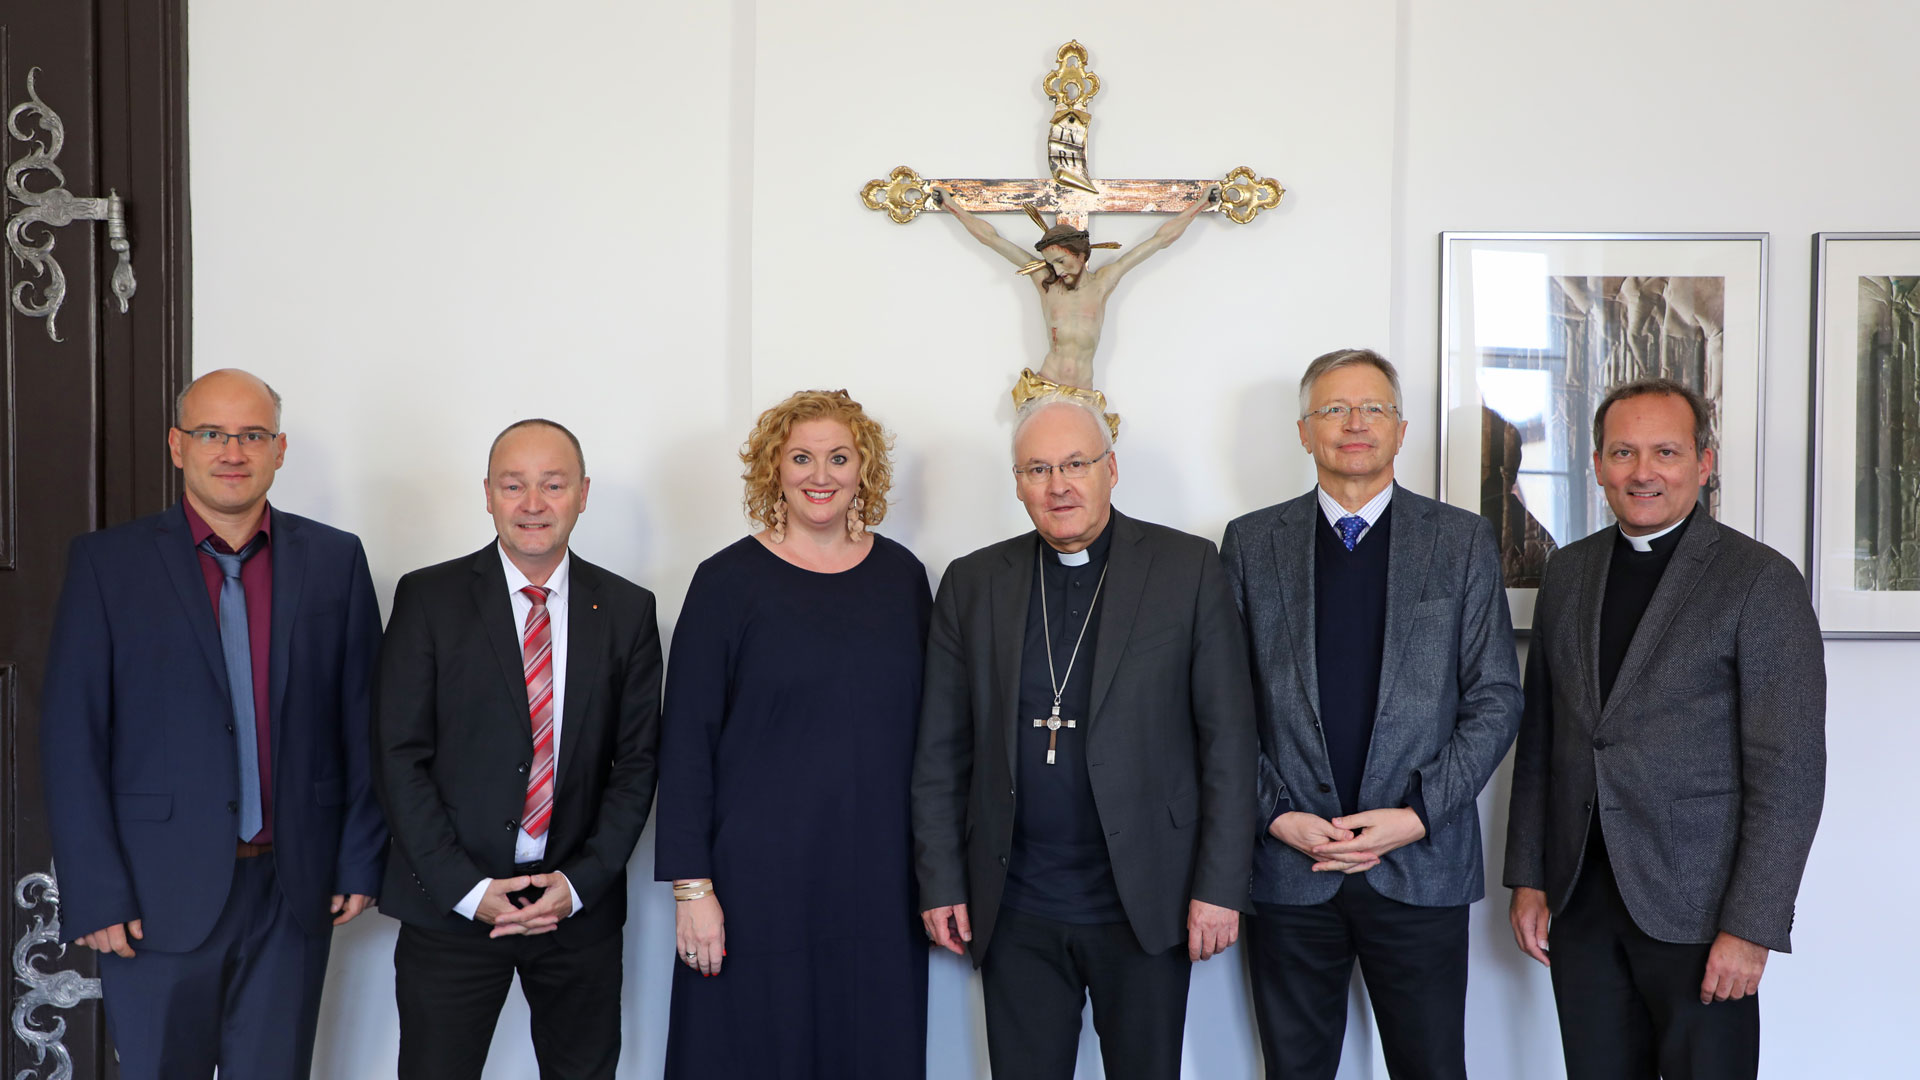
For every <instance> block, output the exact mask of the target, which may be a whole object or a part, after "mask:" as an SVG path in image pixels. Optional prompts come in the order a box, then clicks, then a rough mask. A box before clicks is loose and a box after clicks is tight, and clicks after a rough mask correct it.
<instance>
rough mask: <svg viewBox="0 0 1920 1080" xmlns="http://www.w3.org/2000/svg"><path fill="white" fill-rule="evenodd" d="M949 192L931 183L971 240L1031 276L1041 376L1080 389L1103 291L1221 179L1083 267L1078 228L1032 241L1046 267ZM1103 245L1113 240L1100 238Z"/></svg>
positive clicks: (1084, 249) (1181, 223)
mask: <svg viewBox="0 0 1920 1080" xmlns="http://www.w3.org/2000/svg"><path fill="white" fill-rule="evenodd" d="M949 194H950V192H949V191H948V190H947V189H946V188H944V187H941V186H938V185H936V186H935V187H934V188H933V194H932V198H933V202H934V204H935V205H936V206H939V207H940V208H941V209H943V210H945V211H947V212H948V213H950V214H952V215H953V216H954V217H956V218H959V219H960V224H962V225H963V226H965V227H966V230H967V232H968V233H969V234H971V235H972V236H973V238H974V239H975V240H978V241H980V242H981V243H982V244H985V245H986V246H987V247H989V248H992V249H993V250H994V251H997V252H999V253H1000V254H1001V255H1002V256H1003V257H1005V258H1006V260H1007V261H1008V262H1011V263H1013V264H1014V265H1015V266H1017V267H1020V268H1021V271H1022V272H1023V273H1028V274H1029V276H1031V277H1032V278H1033V286H1034V288H1035V289H1036V290H1038V291H1039V294H1040V312H1041V315H1042V317H1043V318H1044V319H1045V320H1046V324H1047V357H1046V360H1045V361H1044V362H1043V363H1042V364H1041V365H1040V377H1041V378H1043V379H1047V380H1050V381H1052V382H1055V383H1059V384H1060V385H1062V386H1074V387H1080V388H1083V389H1089V390H1090V389H1092V388H1093V354H1094V350H1095V349H1097V348H1099V346H1100V328H1101V326H1102V325H1103V324H1104V323H1105V322H1106V318H1107V297H1109V296H1111V295H1113V289H1114V286H1116V285H1118V284H1119V283H1120V279H1121V278H1122V277H1124V276H1126V274H1127V272H1128V271H1130V270H1132V269H1133V268H1134V267H1136V266H1139V265H1140V264H1141V263H1142V262H1145V261H1146V260H1147V259H1148V258H1150V257H1151V256H1152V255H1154V254H1155V253H1156V252H1158V251H1160V250H1162V249H1163V248H1165V247H1166V246H1167V245H1169V244H1171V243H1173V242H1174V241H1175V240H1178V239H1180V237H1181V235H1182V234H1184V233H1185V232H1186V231H1187V226H1189V225H1191V224H1193V218H1194V215H1196V214H1198V213H1199V212H1200V211H1202V210H1204V209H1206V208H1207V207H1209V206H1212V205H1213V204H1215V203H1217V202H1219V201H1220V185H1218V184H1214V185H1212V186H1211V187H1209V188H1207V193H1206V196H1205V197H1204V198H1200V199H1196V200H1194V201H1193V203H1192V204H1191V205H1189V206H1188V207H1187V208H1186V209H1185V210H1182V211H1180V213H1179V214H1177V215H1175V216H1174V217H1173V219H1172V220H1171V221H1168V222H1167V223H1166V224H1164V225H1162V226H1160V227H1159V228H1158V229H1155V230H1154V232H1153V235H1151V236H1149V237H1147V238H1146V240H1144V241H1142V242H1141V243H1140V244H1139V245H1137V246H1136V247H1135V248H1134V249H1133V250H1132V251H1129V252H1126V253H1125V254H1123V255H1121V256H1119V257H1118V258H1116V259H1114V260H1113V261H1112V262H1110V263H1107V264H1106V265H1104V266H1101V267H1098V268H1097V269H1093V270H1089V269H1088V268H1087V257H1088V255H1090V254H1091V253H1092V249H1093V247H1094V245H1093V243H1092V242H1091V240H1090V238H1089V237H1088V236H1087V233H1086V231H1085V230H1083V229H1076V228H1073V227H1072V226H1069V225H1055V226H1053V227H1052V228H1050V229H1048V230H1047V231H1046V234H1045V235H1043V236H1041V238H1040V241H1039V242H1038V243H1036V244H1034V245H1033V246H1034V249H1035V250H1036V251H1038V252H1039V253H1040V261H1044V262H1045V264H1046V265H1045V267H1044V268H1041V267H1037V266H1036V265H1035V262H1036V260H1034V259H1032V258H1031V257H1030V256H1029V255H1028V254H1027V252H1026V251H1025V249H1023V248H1021V247H1020V245H1018V244H1015V243H1013V242H1012V241H1010V240H1008V239H1007V238H1005V237H1003V236H1001V235H1000V234H999V232H997V231H996V230H995V229H994V227H993V226H992V225H989V224H987V222H986V221H985V220H983V219H982V218H980V217H979V216H977V215H975V214H973V213H971V212H970V211H968V210H967V209H966V208H964V207H962V206H961V205H960V204H959V202H958V201H956V200H953V199H949V198H948V197H947V196H948V195H949ZM1100 246H1103V247H1113V246H1116V245H1112V244H1104V245H1100Z"/></svg>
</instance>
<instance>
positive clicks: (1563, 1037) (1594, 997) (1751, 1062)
mask: <svg viewBox="0 0 1920 1080" xmlns="http://www.w3.org/2000/svg"><path fill="white" fill-rule="evenodd" d="M1547 943H1548V946H1549V951H1550V955H1551V956H1552V958H1553V967H1552V968H1551V969H1550V970H1551V972H1552V976H1553V1001H1554V1006H1555V1008H1557V1009H1558V1010H1559V1013H1560V1043H1561V1046H1562V1047H1563V1048H1564V1050H1565V1052H1566V1056H1567V1078H1568V1080H1655V1078H1657V1077H1665V1078H1666V1080H1751V1078H1752V1077H1754V1076H1756V1075H1758V1073H1759V1071H1760V999H1759V998H1758V997H1757V996H1755V995H1748V996H1747V997H1745V998H1742V999H1741V1000H1739V1001H1718V1002H1714V1003H1713V1004H1711V1005H1702V1004H1701V1003H1700V982H1701V980H1702V979H1704V978H1705V977H1706V972H1707V953H1708V952H1709V951H1710V950H1711V949H1712V946H1711V944H1708V945H1676V944H1674V943H1672V942H1666V941H1655V940H1654V939H1653V938H1650V937H1648V936H1647V935H1646V934H1645V933H1644V932H1643V931H1642V930H1641V929H1640V927H1638V926H1637V925H1635V924H1634V921H1633V916H1632V914H1630V913H1629V912H1628V911H1627V905H1626V902H1625V901H1624V900H1622V899H1621V898H1620V887H1619V885H1618V884H1617V883H1616V882H1615V881H1614V877H1613V864H1612V863H1611V861H1609V860H1608V858H1607V849H1606V845H1605V844H1603V843H1601V842H1600V830H1599V829H1598V828H1597V827H1596V828H1595V829H1594V830H1593V834H1592V838H1591V839H1590V840H1589V841H1588V843H1587V855H1586V862H1585V865H1583V866H1582V867H1581V869H1580V880H1579V881H1578V882H1576V883H1575V884H1574V887H1573V895H1572V896H1571V897H1569V898H1568V900H1567V906H1566V909H1565V910H1564V911H1561V912H1560V913H1559V914H1558V915H1555V916H1554V917H1553V923H1552V924H1551V925H1550V926H1549V927H1548V931H1547Z"/></svg>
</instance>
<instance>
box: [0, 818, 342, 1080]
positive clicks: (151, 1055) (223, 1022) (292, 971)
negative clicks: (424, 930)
mask: <svg viewBox="0 0 1920 1080" xmlns="http://www.w3.org/2000/svg"><path fill="white" fill-rule="evenodd" d="M332 943H333V934H332V933H331V928H329V932H327V933H323V934H309V933H307V932H306V931H305V930H303V929H301V927H300V925H299V924H298V923H296V922H294V920H293V915H292V914H291V913H290V912H289V911H288V910H287V902H286V900H285V898H284V897H282V896H281V894H280V883H279V879H278V877H277V876H276V874H275V870H274V863H273V856H272V855H261V856H257V857H254V858H249V859H240V860H239V861H237V862H236V863H235V864H234V868H233V886H232V888H231V890H230V891H228V893H227V903H226V906H225V907H224V908H222V909H221V911H220V918H219V920H218V921H216V922H215V923H214V924H213V932H212V933H210V934H208V935H207V940H206V941H204V942H202V943H201V944H200V946H199V947H198V948H195V949H193V950H191V951H188V952H179V953H168V952H160V951H158V950H155V949H150V948H148V947H146V946H145V945H142V944H141V943H140V942H138V941H131V942H128V944H130V945H132V946H133V951H134V955H133V956H132V957H122V956H115V955H114V954H112V953H102V954H101V955H100V981H101V989H102V990H103V991H104V997H105V1005H106V1011H107V1030H108V1031H109V1032H111V1033H112V1035H113V1042H114V1046H115V1047H116V1048H118V1050H119V1052H120V1075H121V1077H123V1078H124V1080H158V1078H167V1080H174V1078H182V1080H211V1078H212V1077H213V1074H214V1067H215V1066H216V1065H217V1066H218V1067H219V1070H220V1075H221V1076H235V1077H262V1078H265V1080H275V1078H282V1080H300V1078H304V1077H305V1076H306V1075H307V1073H308V1071H309V1070H310V1069H311V1067H312V1062H313V1039H314V1031H315V1028H316V1026H317V1024H318V1023H319V1019H320V988H321V984H322V983H323V982H324V981H325V979H326V975H327V952H328V949H329V947H330V946H331V945H332ZM26 1072H27V1073H31V1072H33V1070H31V1069H28V1070H26ZM22 1075H25V1074H24V1073H23V1074H22Z"/></svg>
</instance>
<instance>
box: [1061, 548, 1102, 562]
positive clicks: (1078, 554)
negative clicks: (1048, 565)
mask: <svg viewBox="0 0 1920 1080" xmlns="http://www.w3.org/2000/svg"><path fill="white" fill-rule="evenodd" d="M1053 556H1054V558H1056V559H1059V560H1060V565H1061V566H1085V565H1087V563H1088V562H1090V561H1092V559H1093V553H1092V552H1091V551H1090V550H1088V548H1081V549H1080V550H1079V551H1075V552H1065V551H1061V550H1059V549H1057V548H1056V549H1055V550H1054V552H1053Z"/></svg>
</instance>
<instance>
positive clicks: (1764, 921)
mask: <svg viewBox="0 0 1920 1080" xmlns="http://www.w3.org/2000/svg"><path fill="white" fill-rule="evenodd" d="M1709 415H1710V414H1709V413H1708V406H1707V403H1706V402H1705V401H1704V400H1702V399H1701V397H1700V395H1699V394H1696V393H1694V392H1693V391H1692V390H1691V389H1689V388H1687V387H1684V386H1681V385H1680V384H1678V383H1675V382H1672V381H1669V380H1666V379H1647V380H1642V381H1638V382H1633V383H1628V384H1626V385H1624V386H1620V387H1618V388H1616V389H1614V390H1613V391H1612V392H1610V393H1609V394H1608V395H1607V397H1606V399H1605V400H1604V401H1602V402H1601V403H1600V408H1599V409H1598V411H1596V412H1595V414H1594V418H1593V428H1594V432H1593V444H1594V446H1595V447H1597V448H1598V449H1597V450H1596V451H1595V453H1594V455H1593V458H1594V462H1593V465H1594V471H1595V473H1597V474H1598V479H1599V483H1600V486H1601V487H1602V488H1603V489H1605V491H1606V494H1607V505H1608V506H1610V507H1611V508H1612V509H1613V514H1614V517H1615V518H1617V519H1618V522H1619V524H1618V527H1617V528H1616V527H1612V526H1609V527H1608V528H1605V529H1602V530H1601V531H1599V532H1597V533H1595V534H1593V535H1592V536H1589V537H1587V538H1586V539H1585V540H1582V541H1580V542H1579V543H1576V544H1572V545H1570V546H1568V547H1564V548H1561V549H1560V551H1559V552H1558V553H1557V554H1556V555H1555V556H1554V557H1553V559H1552V560H1551V561H1550V562H1549V563H1548V564H1547V573H1546V578H1545V580H1544V581H1543V582H1542V583H1541V587H1540V600H1539V606H1538V607H1537V608H1536V610H1535V613H1534V620H1533V641H1532V644H1531V649H1530V651H1529V654H1528V656H1527V706H1526V714H1525V717H1524V719H1523V721H1522V724H1521V731H1520V748H1519V751H1518V753H1517V754H1516V755H1515V757H1514V767H1513V807H1512V811H1511V814H1510V816H1509V819H1508V826H1507V869H1506V883H1507V884H1508V885H1509V886H1511V887H1512V888H1513V906H1512V913H1511V917H1512V922H1513V934H1514V940H1515V941H1516V942H1517V943H1518V944H1519V946H1520V948H1521V949H1523V950H1525V952H1526V953H1527V955H1529V956H1531V957H1533V958H1534V959H1536V960H1538V961H1540V962H1541V963H1543V964H1549V965H1550V967H1551V970H1552V976H1553V993H1554V999H1555V1001H1556V1003H1557V1004H1558V1006H1559V1012H1560V1037H1561V1042H1562V1044H1563V1046H1564V1049H1565V1052H1566V1059H1567V1075H1568V1076H1569V1077H1570V1078H1571V1080H1589V1078H1592V1080H1602V1078H1605V1080H1615V1078H1617V1080H1629V1078H1633V1080H1637V1078H1641V1077H1645V1078H1647V1080H1652V1078H1653V1077H1656V1076H1664V1077H1668V1078H1669V1080H1675V1078H1708V1077H1727V1078H1732V1077H1752V1076H1754V1075H1755V1074H1756V1073H1757V1072H1758V1071H1759V1067H1760V1007H1759V1000H1758V998H1757V997H1755V993H1756V991H1757V990H1758V988H1759V985H1760V974H1761V971H1762V970H1763V969H1764V968H1765V967H1766V962H1767V952H1768V951H1769V950H1775V951H1779V952H1786V951H1788V950H1789V948H1790V941H1789V931H1790V930H1791V929H1792V927H1793V900H1794V896H1795V894H1796V893H1798V892H1799V889H1800V875H1801V872H1802V871H1803V870H1804V869H1805V868H1806V863H1807V851H1808V849H1809V848H1810V847H1811V846H1812V844H1813V833H1814V828H1815V826H1816V825H1818V823H1819V821H1820V803H1821V799H1822V797H1823V796H1824V794H1825V788H1826V759H1827V754H1826V663H1825V654H1824V652H1823V650H1822V647H1821V642H1820V626H1819V623H1818V621H1817V620H1816V619H1815V617H1814V613H1813V606H1812V604H1811V603H1810V602H1809V599H1808V594H1807V585H1806V582H1805V580H1804V579H1803V578H1801V576H1800V572H1799V571H1797V570H1795V569H1794V567H1793V564H1792V563H1790V562H1788V561H1787V560H1786V559H1785V558H1783V557H1782V556H1781V555H1780V554H1779V553H1778V552H1775V551H1774V550H1773V549H1772V548H1769V547H1767V546H1765V545H1764V544H1761V543H1759V542H1757V541H1754V540H1750V539H1748V538H1747V537H1745V536H1742V535H1741V534H1739V533H1737V532H1735V531H1733V530H1732V529H1729V528H1726V527H1724V526H1722V525H1720V524H1719V523H1717V522H1715V521H1714V520H1713V519H1712V518H1710V517H1708V516H1707V515H1706V514H1705V513H1703V512H1701V511H1700V510H1699V508H1698V506H1697V505H1696V500H1697V498H1698V493H1699V491H1700V489H1701V487H1703V486H1704V485H1705V484H1706V483H1707V481H1708V479H1709V478H1710V477H1711V476H1712V475H1713V463H1714V455H1713V449H1712V448H1711V447H1710V446H1709V445H1708V442H1709V439H1710V436H1711V434H1712V429H1711V427H1710V426H1709ZM1549 910H1551V913H1552V914H1551V923H1552V951H1551V953H1549V952H1548V923H1549V918H1550V916H1549Z"/></svg>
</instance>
